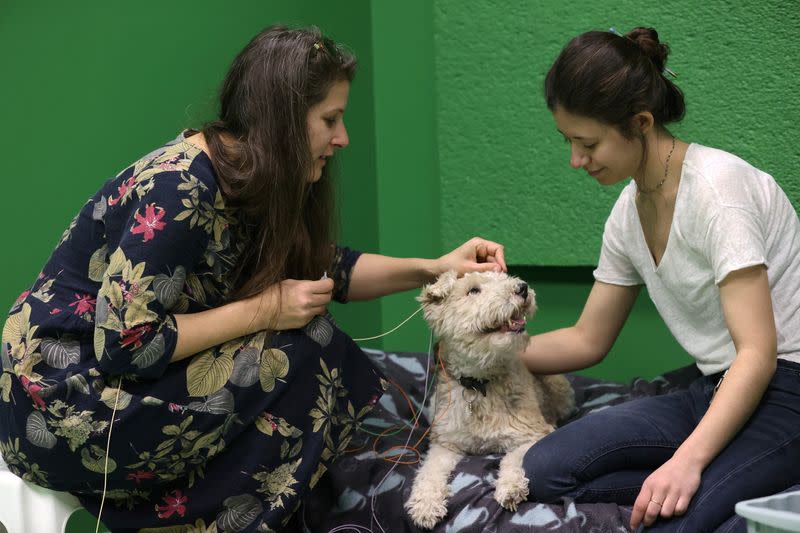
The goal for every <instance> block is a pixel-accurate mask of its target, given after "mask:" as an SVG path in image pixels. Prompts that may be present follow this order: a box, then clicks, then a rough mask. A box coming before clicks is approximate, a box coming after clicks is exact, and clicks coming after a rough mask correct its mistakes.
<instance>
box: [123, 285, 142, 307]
mask: <svg viewBox="0 0 800 533" xmlns="http://www.w3.org/2000/svg"><path fill="white" fill-rule="evenodd" d="M120 288H121V289H122V298H123V299H124V300H125V301H126V302H128V303H130V302H132V301H133V299H134V298H136V297H137V296H139V283H138V282H133V283H132V284H131V286H130V288H128V287H126V286H125V283H124V282H123V283H120Z"/></svg>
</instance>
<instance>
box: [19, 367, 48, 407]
mask: <svg viewBox="0 0 800 533" xmlns="http://www.w3.org/2000/svg"><path fill="white" fill-rule="evenodd" d="M19 381H20V383H22V388H23V389H25V391H26V392H27V393H28V396H30V397H31V399H32V400H33V403H35V404H36V408H37V409H39V410H40V411H44V410H46V409H47V405H46V404H45V403H44V400H42V397H41V396H39V391H40V390H42V386H41V385H39V384H37V383H34V382H32V381H31V380H30V379H28V376H20V377H19Z"/></svg>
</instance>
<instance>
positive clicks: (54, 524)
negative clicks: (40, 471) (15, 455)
mask: <svg viewBox="0 0 800 533" xmlns="http://www.w3.org/2000/svg"><path fill="white" fill-rule="evenodd" d="M0 495H2V496H0V533H63V532H64V531H65V528H66V527H67V521H68V520H69V517H70V516H71V515H72V513H73V512H74V511H76V510H77V509H80V507H81V504H80V502H78V498H76V497H75V496H73V495H72V494H70V493H69V492H56V491H53V490H50V489H45V488H42V487H39V486H38V485H34V484H33V483H29V482H27V481H23V480H22V479H20V478H18V477H17V476H15V475H14V474H12V473H11V472H10V471H9V469H8V465H6V463H5V461H3V458H2V457H1V456H0Z"/></svg>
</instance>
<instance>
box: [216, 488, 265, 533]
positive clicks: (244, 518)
mask: <svg viewBox="0 0 800 533" xmlns="http://www.w3.org/2000/svg"><path fill="white" fill-rule="evenodd" d="M222 505H224V506H225V510H224V511H222V512H221V513H219V515H217V521H216V522H217V527H218V528H219V529H221V530H222V531H242V530H243V529H245V528H246V527H247V526H249V525H250V524H252V523H253V521H254V520H255V519H256V518H257V517H258V516H259V515H260V514H261V512H262V511H263V509H264V507H263V506H262V505H261V502H260V501H258V498H256V497H255V496H253V495H252V494H239V495H237V496H230V497H228V498H225V500H224V501H223V502H222Z"/></svg>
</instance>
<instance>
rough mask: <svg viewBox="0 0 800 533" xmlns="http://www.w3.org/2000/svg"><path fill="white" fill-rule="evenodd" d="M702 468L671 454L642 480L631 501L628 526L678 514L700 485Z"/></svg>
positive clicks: (635, 525) (648, 523) (680, 513)
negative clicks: (631, 508)
mask: <svg viewBox="0 0 800 533" xmlns="http://www.w3.org/2000/svg"><path fill="white" fill-rule="evenodd" d="M701 473H702V468H700V467H699V466H698V465H693V464H690V463H688V462H686V461H682V460H681V459H679V458H678V457H672V459H670V460H669V461H667V462H666V463H664V464H663V465H661V467H660V468H659V469H657V470H656V471H655V472H653V473H652V474H650V475H649V476H648V477H647V479H645V481H644V484H643V485H642V489H641V490H640V491H639V496H638V497H637V498H636V502H635V503H634V504H633V512H632V513H631V528H632V529H634V530H635V529H636V528H637V527H639V524H641V523H644V525H645V526H650V525H652V523H653V522H655V521H656V519H657V518H658V517H659V516H661V518H671V517H673V516H680V515H682V514H684V513H685V512H686V509H688V508H689V502H691V501H692V497H693V496H694V493H695V492H697V488H698V487H699V486H700V474H701Z"/></svg>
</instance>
